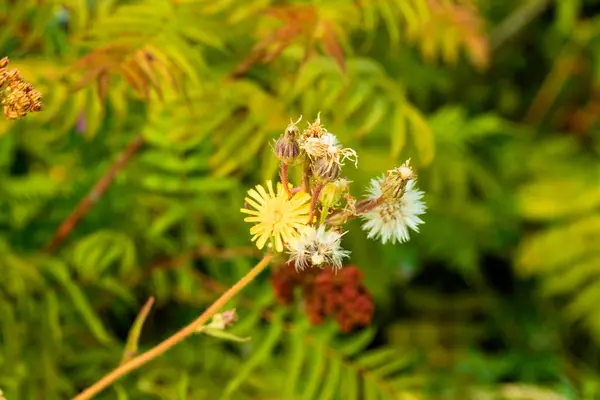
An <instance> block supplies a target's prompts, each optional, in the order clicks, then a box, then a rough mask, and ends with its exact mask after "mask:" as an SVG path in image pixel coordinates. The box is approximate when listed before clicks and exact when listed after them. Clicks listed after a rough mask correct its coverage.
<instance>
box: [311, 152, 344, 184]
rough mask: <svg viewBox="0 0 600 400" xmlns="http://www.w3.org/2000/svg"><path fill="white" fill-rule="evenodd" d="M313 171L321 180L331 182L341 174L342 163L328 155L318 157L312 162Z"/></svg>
mask: <svg viewBox="0 0 600 400" xmlns="http://www.w3.org/2000/svg"><path fill="white" fill-rule="evenodd" d="M312 173H313V176H314V177H315V178H317V179H320V180H321V181H324V182H331V181H333V180H336V179H337V178H338V177H339V176H340V165H339V163H337V162H335V161H334V160H329V159H328V158H326V157H323V158H318V159H316V160H315V161H314V162H313V163H312Z"/></svg>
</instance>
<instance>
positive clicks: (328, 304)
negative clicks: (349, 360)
mask: <svg viewBox="0 0 600 400" xmlns="http://www.w3.org/2000/svg"><path fill="white" fill-rule="evenodd" d="M362 278H363V273H362V272H361V271H360V270H359V269H358V268H357V267H355V266H353V265H349V266H345V267H344V268H343V269H342V270H340V271H339V272H338V273H335V272H334V270H333V269H331V268H325V269H318V268H309V269H304V270H300V271H299V272H296V269H295V268H290V266H289V265H288V264H284V265H282V266H281V267H280V268H277V269H276V270H275V271H274V272H273V275H272V276H271V284H272V286H273V289H274V291H275V296H276V298H277V300H278V301H279V302H280V303H282V304H290V303H292V302H293V301H294V290H295V289H296V288H297V287H299V288H301V291H302V296H303V297H304V301H305V309H306V313H307V315H308V318H309V319H310V321H311V322H312V323H313V324H315V325H316V324H321V323H322V322H323V321H324V320H325V318H327V317H329V316H335V318H336V320H337V322H338V324H339V326H340V329H341V330H342V331H343V332H349V331H351V330H353V329H354V328H357V327H361V326H367V325H368V324H370V323H371V320H372V318H373V313H374V311H375V306H374V304H373V299H372V297H371V295H370V293H369V292H368V291H367V289H366V287H365V286H364V284H363V282H362Z"/></svg>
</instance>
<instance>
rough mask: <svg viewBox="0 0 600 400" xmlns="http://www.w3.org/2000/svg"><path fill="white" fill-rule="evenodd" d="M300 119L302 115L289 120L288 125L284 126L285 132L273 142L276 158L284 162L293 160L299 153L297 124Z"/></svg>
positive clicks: (288, 162)
mask: <svg viewBox="0 0 600 400" xmlns="http://www.w3.org/2000/svg"><path fill="white" fill-rule="evenodd" d="M301 119H302V116H300V118H298V121H296V122H293V121H292V120H290V123H289V125H288V126H287V128H285V132H284V133H283V135H281V137H280V138H279V140H277V143H276V144H275V154H276V155H277V158H279V159H280V160H281V161H282V162H284V163H286V164H290V163H292V162H294V161H295V160H296V159H297V158H298V156H299V155H300V144H299V143H298V136H299V135H300V129H298V125H297V124H298V122H300V120H301Z"/></svg>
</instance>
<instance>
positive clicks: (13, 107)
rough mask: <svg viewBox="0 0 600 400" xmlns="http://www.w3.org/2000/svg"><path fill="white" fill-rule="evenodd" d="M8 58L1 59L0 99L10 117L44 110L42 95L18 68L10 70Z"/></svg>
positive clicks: (7, 115) (13, 117)
mask: <svg viewBox="0 0 600 400" xmlns="http://www.w3.org/2000/svg"><path fill="white" fill-rule="evenodd" d="M7 66H8V58H7V57H4V58H3V59H1V60H0V100H1V103H2V106H3V108H4V115H6V118H8V119H19V118H21V117H25V116H26V115H27V113H30V112H37V111H41V110H42V96H41V94H40V92H38V91H37V90H36V89H35V88H34V87H33V85H32V84H31V83H29V82H25V81H24V80H23V77H21V74H20V73H19V71H18V70H16V69H13V70H12V71H8V70H7V69H6V67H7Z"/></svg>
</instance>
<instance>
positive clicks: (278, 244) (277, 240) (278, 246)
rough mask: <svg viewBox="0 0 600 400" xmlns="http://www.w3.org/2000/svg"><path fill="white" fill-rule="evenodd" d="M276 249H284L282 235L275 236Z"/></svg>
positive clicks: (280, 250)
mask: <svg viewBox="0 0 600 400" xmlns="http://www.w3.org/2000/svg"><path fill="white" fill-rule="evenodd" d="M275 250H277V251H278V252H279V253H281V252H282V251H283V243H282V242H281V236H280V235H276V236H275Z"/></svg>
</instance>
